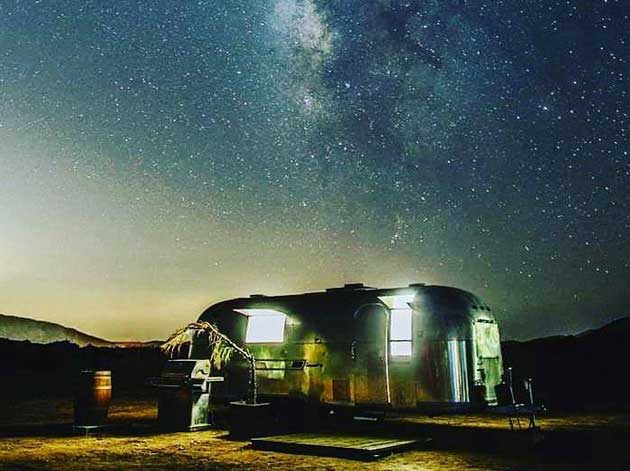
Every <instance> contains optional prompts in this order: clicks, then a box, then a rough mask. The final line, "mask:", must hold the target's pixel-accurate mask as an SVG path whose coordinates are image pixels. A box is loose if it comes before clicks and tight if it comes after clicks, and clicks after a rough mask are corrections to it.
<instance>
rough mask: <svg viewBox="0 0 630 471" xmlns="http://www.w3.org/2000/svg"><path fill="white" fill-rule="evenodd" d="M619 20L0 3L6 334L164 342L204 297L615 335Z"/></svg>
mask: <svg viewBox="0 0 630 471" xmlns="http://www.w3.org/2000/svg"><path fill="white" fill-rule="evenodd" d="M624 3H627V2H624V1H623V0H620V1H614V0H608V1H605V0H592V1H591V0H563V1H553V0H528V1H523V2H514V1H481V0H442V1H438V0H405V1H399V0H373V1H369V2H366V1H365V0H328V1H324V0H257V1H245V0H240V1H232V0H225V1H210V0H198V1H181V2H173V1H172V0H118V1H116V2H104V1H99V0H81V1H79V0H55V1H52V0H41V1H36V0H3V1H2V2H0V312H4V313H7V314H8V313H11V314H16V315H24V316H30V317H35V318H39V319H44V320H50V321H54V322H60V323H62V324H65V325H70V326H73V327H76V328H79V329H81V330H84V331H87V332H89V333H92V334H95V335H99V336H102V337H106V338H110V339H119V340H122V339H149V338H165V337H166V336H167V335H168V334H169V333H170V332H171V331H172V330H173V329H175V328H177V327H179V326H181V325H182V324H184V323H186V322H188V321H191V320H194V319H195V318H196V317H197V316H198V315H199V313H200V312H201V310H202V309H203V308H204V307H206V306H207V305H209V304H212V303H213V302H216V301H219V300H221V299H226V298H231V297H236V296H241V295H248V294H251V293H267V294H284V293H295V292H302V291H308V290H320V289H323V288H326V287H330V286H337V285H340V284H343V283H347V282H364V283H366V284H368V285H372V286H378V287H387V286H398V285H403V286H404V285H406V284H408V283H412V282H425V283H431V284H445V285H451V286H458V287H461V288H464V289H468V290H471V291H473V292H475V293H477V294H479V295H481V296H482V297H484V298H485V299H486V300H487V302H488V303H489V304H490V305H491V306H493V308H494V312H495V313H496V315H497V317H498V318H499V320H500V322H501V326H502V330H503V335H504V337H506V338H521V339H524V338H530V337H533V336H541V335H551V334H560V333H573V332H576V331H580V330H583V329H587V328H591V327H594V326H599V325H601V324H602V323H604V322H607V321H609V320H612V319H615V318H617V317H621V316H624V315H630V311H628V307H627V306H628V305H629V304H630V293H629V292H628V289H627V286H628V281H629V280H630V241H629V240H630V238H629V235H630V192H629V191H628V188H629V187H630V156H629V155H628V153H629V152H630V145H629V144H630V142H629V141H630V140H629V137H628V131H627V128H628V125H629V124H630V116H629V113H630V65H629V63H628V60H629V59H628V58H629V57H630V33H629V31H630V18H629V15H630V9H629V8H628V5H624Z"/></svg>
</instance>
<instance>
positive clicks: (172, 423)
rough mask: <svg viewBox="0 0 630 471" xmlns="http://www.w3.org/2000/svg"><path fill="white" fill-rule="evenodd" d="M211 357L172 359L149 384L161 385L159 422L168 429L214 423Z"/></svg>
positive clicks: (215, 380)
mask: <svg viewBox="0 0 630 471" xmlns="http://www.w3.org/2000/svg"><path fill="white" fill-rule="evenodd" d="M222 381H223V377H222V376H210V360H170V361H168V362H167V363H166V366H165V367H164V370H163V372H162V375H161V376H160V377H159V378H152V379H151V380H149V384H150V385H151V386H153V387H156V388H158V389H159V400H158V424H159V426H160V428H162V429H164V430H173V431H194V430H201V429H204V428H208V427H210V426H212V425H213V424H212V417H211V410H210V397H211V393H212V383H218V382H222Z"/></svg>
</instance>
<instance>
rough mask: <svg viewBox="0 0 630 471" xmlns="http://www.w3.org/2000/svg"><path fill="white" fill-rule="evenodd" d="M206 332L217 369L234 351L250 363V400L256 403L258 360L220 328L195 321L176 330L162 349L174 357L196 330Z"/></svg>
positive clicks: (213, 364)
mask: <svg viewBox="0 0 630 471" xmlns="http://www.w3.org/2000/svg"><path fill="white" fill-rule="evenodd" d="M199 331H201V332H204V333H206V334H207V335H208V349H209V350H210V364H211V365H212V368H213V369H215V370H216V371H220V370H221V369H223V367H224V366H226V365H227V364H228V363H229V362H230V359H231V358H232V354H233V353H234V352H236V353H238V354H239V355H241V356H242V357H243V358H245V359H246V360H247V362H248V363H249V372H250V374H249V378H250V381H249V383H250V384H249V386H250V388H249V389H250V394H249V399H248V402H250V403H254V404H255V403H256V360H255V359H254V355H252V354H251V353H250V352H249V351H248V350H247V349H245V348H242V347H240V346H238V345H237V344H236V343H234V341H233V340H231V339H230V338H229V337H228V336H227V335H225V334H223V333H221V332H220V331H219V328H218V327H217V326H216V325H214V324H211V323H209V322H193V323H191V324H188V325H187V326H186V327H182V328H181V329H179V330H177V331H175V332H174V333H173V334H172V335H171V336H170V337H169V338H168V340H167V341H166V342H164V343H163V344H162V345H161V347H160V348H161V349H162V351H164V353H166V354H167V355H168V356H169V357H171V358H173V357H174V356H176V355H179V353H180V350H181V348H182V347H183V346H184V345H185V344H187V343H189V342H190V341H191V336H192V334H194V333H195V332H199Z"/></svg>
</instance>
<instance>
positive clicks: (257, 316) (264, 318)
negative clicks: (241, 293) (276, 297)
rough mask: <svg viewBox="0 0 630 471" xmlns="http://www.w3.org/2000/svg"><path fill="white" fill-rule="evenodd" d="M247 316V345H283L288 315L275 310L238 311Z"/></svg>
mask: <svg viewBox="0 0 630 471" xmlns="http://www.w3.org/2000/svg"><path fill="white" fill-rule="evenodd" d="M236 312H240V313H241V314H243V315H245V316H247V330H246V332H245V343H282V342H284V326H285V323H286V317H287V316H286V315H285V314H283V313H282V312H279V311H275V310H273V309H236Z"/></svg>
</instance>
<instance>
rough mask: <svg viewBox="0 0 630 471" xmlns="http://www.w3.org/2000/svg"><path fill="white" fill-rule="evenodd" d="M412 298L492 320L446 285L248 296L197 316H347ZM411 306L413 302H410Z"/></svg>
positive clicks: (469, 296) (356, 286) (483, 307)
mask: <svg viewBox="0 0 630 471" xmlns="http://www.w3.org/2000/svg"><path fill="white" fill-rule="evenodd" d="M404 295H414V298H413V299H414V300H415V301H414V302H416V303H417V304H418V305H422V303H430V304H431V305H434V306H435V305H440V306H445V307H447V308H448V309H447V311H448V312H453V313H456V312H459V313H460V315H461V314H464V313H465V314H467V315H470V316H472V317H473V318H474V319H479V318H485V319H488V320H494V316H493V315H492V313H491V309H490V307H488V305H487V304H486V303H485V302H483V301H482V300H481V299H480V298H479V297H478V296H476V295H474V294H473V293H470V292H468V291H465V290H462V289H459V288H454V287H450V286H439V285H424V284H421V283H414V284H411V285H409V286H405V287H397V288H372V287H369V286H364V285H363V284H360V283H353V284H347V285H344V286H343V287H339V288H329V289H327V290H326V291H317V292H309V293H302V294H290V295H279V296H266V295H261V294H255V295H251V296H249V297H246V298H235V299H230V300H226V301H221V302H219V303H216V304H213V305H212V306H210V307H208V308H207V309H206V310H204V312H203V313H202V314H201V315H200V317H199V320H200V321H212V320H213V318H214V317H215V316H216V315H217V314H219V313H225V312H226V311H237V310H239V309H274V310H279V311H281V312H291V313H292V314H294V315H297V316H299V317H303V316H307V317H310V316H311V315H317V316H318V317H320V316H328V315H334V316H335V317H337V316H339V315H344V314H345V315H348V313H350V314H351V313H352V312H355V311H356V310H357V309H359V308H361V307H362V306H365V305H368V304H374V305H376V304H380V305H383V306H385V303H384V302H383V298H387V297H391V296H404ZM412 306H413V303H412Z"/></svg>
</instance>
